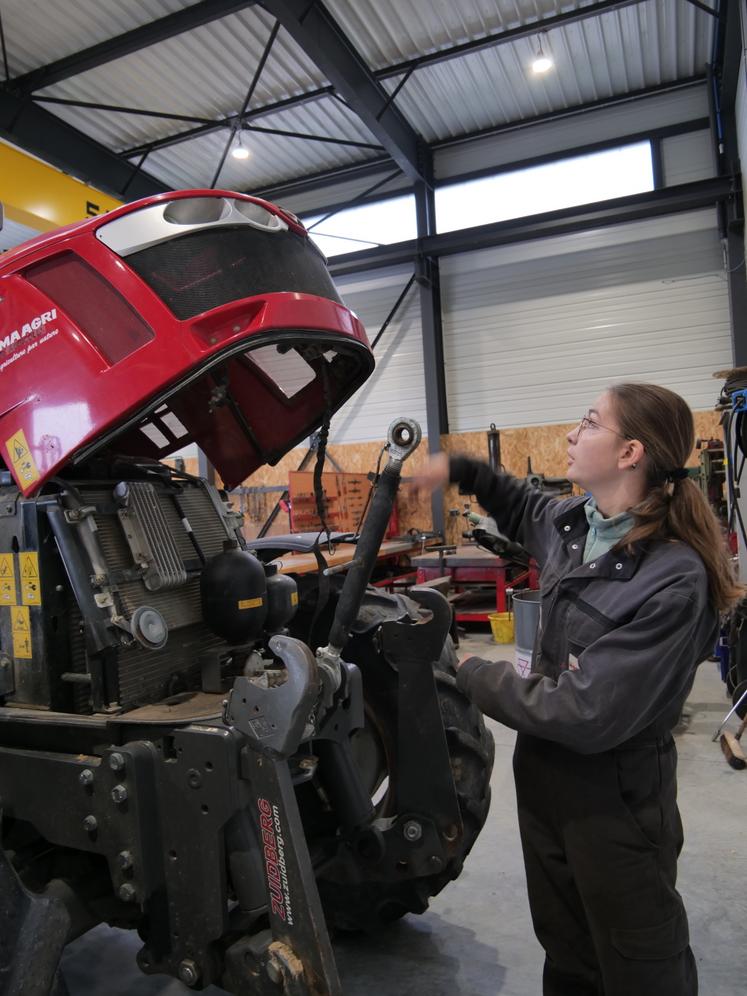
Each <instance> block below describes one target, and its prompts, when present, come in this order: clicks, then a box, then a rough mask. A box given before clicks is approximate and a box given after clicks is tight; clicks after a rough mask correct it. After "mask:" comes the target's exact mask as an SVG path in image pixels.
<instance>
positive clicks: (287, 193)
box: [253, 76, 706, 200]
mask: <svg viewBox="0 0 747 996" xmlns="http://www.w3.org/2000/svg"><path fill="white" fill-rule="evenodd" d="M705 83H706V77H705V76H697V77H692V78H691V79H687V80H680V81H678V82H676V83H663V84H660V85H658V86H652V87H646V88H645V89H643V90H635V91H633V92H632V93H624V94H618V95H617V96H615V97H603V98H602V99H601V100H595V101H591V102H589V103H587V104H579V105H578V106H577V107H570V108H562V109H561V110H557V111H550V112H549V113H548V114H543V115H540V116H538V117H536V118H528V119H526V120H521V121H512V122H509V123H508V124H504V125H496V126H495V127H493V128H483V129H480V130H479V131H474V132H468V133H467V134H466V135H460V136H459V138H458V139H443V140H441V141H437V142H434V143H433V145H432V146H431V148H432V149H433V150H434V151H438V150H439V149H442V148H448V147H449V146H452V145H462V144H463V143H465V142H471V141H475V140H478V139H481V138H491V137H494V136H496V135H502V134H510V133H511V132H513V131H518V130H521V129H524V128H528V127H531V126H532V125H536V124H544V123H546V122H548V121H557V120H561V119H563V118H567V117H576V116H580V115H583V114H588V113H589V112H591V111H598V110H603V109H604V108H606V107H614V106H615V105H617V104H624V103H628V102H629V101H635V100H642V99H645V98H646V97H651V96H656V95H657V94H663V93H670V92H672V91H675V90H680V89H685V88H687V87H691V86H703V85H704V84H705ZM652 131H654V132H656V131H659V129H648V131H647V132H646V134H650V133H651V132H652ZM641 137H643V135H642V136H641ZM629 140H630V138H629V136H627V135H621V136H620V139H619V142H617V143H616V144H619V145H623V144H625V142H627V141H629ZM573 154H574V150H573V149H570V150H564V151H561V152H559V153H558V157H560V156H561V155H569V156H570V155H573ZM388 165H389V160H387V159H384V158H383V157H378V158H376V159H367V160H366V161H365V162H363V163H353V164H352V165H347V166H341V167H339V168H337V169H333V170H323V171H322V172H320V173H314V174H313V175H311V176H307V177H303V178H301V179H297V180H289V181H288V182H287V183H279V184H274V185H273V186H271V187H261V188H253V192H255V193H257V194H259V195H260V196H262V197H266V198H267V199H268V200H274V199H277V198H282V197H292V196H294V195H296V194H305V193H309V192H310V191H314V190H319V189H323V188H324V187H326V186H328V185H329V183H330V182H331V181H334V180H339V181H341V182H342V181H345V180H348V179H355V178H356V177H357V176H360V177H362V178H365V177H366V176H369V175H371V174H373V173H376V172H380V171H381V170H384V169H386V168H387V167H388ZM510 165H511V168H517V169H518V168H520V167H521V166H526V165H531V160H527V161H525V162H523V163H520V162H513V161H512V163H511V164H510ZM504 168H505V166H496V167H494V168H493V169H491V171H490V172H496V173H497V172H500V171H501V170H503V169H504ZM461 179H464V176H463V175H462V174H459V175H457V176H452V177H447V178H444V179H442V180H440V181H439V182H440V183H441V184H445V183H456V182H459V181H460V180H461ZM402 192H403V193H404V192H405V191H404V190H403V191H402Z"/></svg>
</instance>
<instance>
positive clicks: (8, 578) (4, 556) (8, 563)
mask: <svg viewBox="0 0 747 996" xmlns="http://www.w3.org/2000/svg"><path fill="white" fill-rule="evenodd" d="M16 601H17V599H16V573H15V571H14V570H13V554H12V553H0V605H15V604H16Z"/></svg>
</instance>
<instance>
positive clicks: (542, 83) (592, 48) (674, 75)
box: [385, 0, 713, 142]
mask: <svg viewBox="0 0 747 996" xmlns="http://www.w3.org/2000/svg"><path fill="white" fill-rule="evenodd" d="M387 2H388V0H387ZM712 21H713V18H711V17H709V16H708V15H707V14H705V13H703V12H702V11H700V10H698V9H697V8H696V7H693V6H692V5H691V4H688V3H683V2H682V0H647V2H645V3H639V4H635V5H632V6H629V7H624V8H622V9H621V10H616V11H609V12H608V13H605V14H601V15H599V16H598V17H594V18H588V19H587V20H583V21H579V22H576V23H573V24H567V25H565V26H562V27H557V28H555V29H553V30H551V31H548V32H547V33H546V34H543V37H542V47H543V51H544V52H545V53H546V54H549V55H550V56H551V57H552V59H553V61H554V63H555V66H554V69H552V70H551V71H550V72H548V73H546V74H545V75H542V76H537V75H535V74H534V73H532V71H531V64H532V62H533V60H534V58H535V56H536V54H537V50H538V44H539V42H538V37H539V36H532V37H530V38H521V39H517V40H516V41H513V42H510V43H506V44H502V45H498V46H495V47H493V48H488V49H485V50H482V51H478V52H473V53H471V54H469V55H465V56H462V57H461V58H459V59H451V60H449V61H448V62H441V63H436V64H434V65H431V66H426V67H424V68H422V69H418V70H417V71H416V72H415V73H414V74H413V76H412V77H411V78H410V80H409V81H408V82H407V83H406V84H405V86H404V88H403V89H402V90H401V91H400V93H399V95H398V96H397V98H396V99H397V106H398V107H399V109H400V110H401V111H402V112H403V113H404V114H405V116H406V117H407V119H408V120H409V121H410V122H411V124H412V125H413V127H414V128H415V129H416V130H417V131H419V132H420V133H421V134H422V135H423V137H424V138H425V139H426V140H427V141H428V142H435V141H438V140H440V139H441V140H442V139H446V138H451V137H458V136H459V135H463V134H466V133H468V132H471V131H477V130H481V129H484V128H492V127H498V126H500V125H505V124H508V123H511V122H516V121H525V120H527V119H530V118H533V117H536V116H538V115H541V114H548V113H550V112H551V111H557V110H566V109H568V108H570V107H573V106H577V105H579V104H587V103H591V102H592V101H597V100H601V99H603V98H606V97H611V96H613V95H615V94H621V93H630V92H632V91H636V90H642V89H644V88H647V87H653V86H659V85H660V84H662V83H669V82H674V81H675V80H677V79H687V78H689V77H692V76H696V75H700V74H702V73H704V72H705V66H706V63H707V62H708V59H709V56H710V49H711V33H712V24H711V22H712ZM397 82H398V79H391V80H387V81H386V83H385V88H386V89H387V90H388V91H389V92H391V91H392V90H393V89H394V87H395V86H396V84H397Z"/></svg>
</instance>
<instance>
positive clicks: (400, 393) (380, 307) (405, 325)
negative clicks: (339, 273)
mask: <svg viewBox="0 0 747 996" xmlns="http://www.w3.org/2000/svg"><path fill="white" fill-rule="evenodd" d="M411 273H412V269H411V268H410V267H391V268H388V269H382V270H374V271H372V272H371V273H367V274H359V275H356V276H350V277H344V278H340V279H338V280H336V281H335V283H336V285H337V288H338V290H339V291H340V294H341V296H342V299H343V300H344V302H345V304H346V305H347V306H348V307H349V308H351V309H352V310H353V311H354V312H355V313H356V314H357V315H358V317H359V318H360V320H361V321H362V322H363V324H364V325H365V327H366V331H367V332H368V337H369V339H370V340H371V341H372V342H373V340H374V338H375V336H376V334H377V333H378V331H379V329H380V328H381V326H382V325H383V323H384V321H385V319H386V317H387V315H388V314H389V312H390V311H391V309H392V308H393V306H394V304H395V302H396V300H397V298H398V297H399V295H400V294H401V292H402V290H403V289H404V287H405V285H406V284H407V281H408V280H409V279H410V275H411ZM374 355H375V357H376V369H375V370H374V372H373V373H372V374H371V376H370V377H369V379H368V380H367V381H366V383H365V384H364V385H363V387H362V388H360V390H359V391H358V393H357V394H355V395H354V396H353V397H352V398H351V399H350V401H348V403H347V404H346V405H345V406H344V407H343V408H342V409H341V410H340V411H339V412H338V413H337V414H336V415H335V416H334V418H333V419H332V427H331V430H330V441H331V442H333V443H353V442H364V441H366V440H372V439H382V440H383V439H385V438H386V431H387V429H388V428H389V424H390V422H392V421H393V420H394V419H395V418H396V417H397V416H399V415H406V416H408V417H410V418H415V419H417V421H418V422H420V424H421V426H422V427H423V432H425V382H424V376H423V347H422V339H421V326H420V294H419V290H418V287H417V284H413V286H412V287H411V288H410V290H409V291H408V294H407V297H406V298H405V300H404V301H403V303H402V305H401V306H400V309H399V310H398V312H397V314H396V316H395V317H394V318H393V319H392V322H391V323H390V325H389V327H388V328H387V330H386V332H385V333H384V335H383V336H382V337H381V339H380V340H379V342H378V344H377V346H376V351H375V354H374Z"/></svg>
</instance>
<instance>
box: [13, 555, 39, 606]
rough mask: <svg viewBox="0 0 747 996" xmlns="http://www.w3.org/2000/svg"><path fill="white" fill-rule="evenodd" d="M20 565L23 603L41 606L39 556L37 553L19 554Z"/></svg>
mask: <svg viewBox="0 0 747 996" xmlns="http://www.w3.org/2000/svg"><path fill="white" fill-rule="evenodd" d="M18 565H19V568H20V572H19V573H20V575H21V601H22V602H23V604H24V605H41V585H40V583H39V554H38V553H36V551H34V552H33V553H19V554H18Z"/></svg>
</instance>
